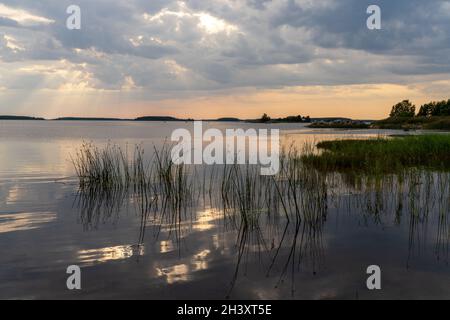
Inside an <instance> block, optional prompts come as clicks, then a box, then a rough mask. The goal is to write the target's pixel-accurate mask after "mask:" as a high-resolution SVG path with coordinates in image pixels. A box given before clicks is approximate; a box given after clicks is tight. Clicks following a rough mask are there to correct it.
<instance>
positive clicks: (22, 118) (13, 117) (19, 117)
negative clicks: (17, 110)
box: [0, 116, 45, 121]
mask: <svg viewBox="0 0 450 320" xmlns="http://www.w3.org/2000/svg"><path fill="white" fill-rule="evenodd" d="M0 120H41V121H42V120H45V119H44V118H36V117H27V116H0Z"/></svg>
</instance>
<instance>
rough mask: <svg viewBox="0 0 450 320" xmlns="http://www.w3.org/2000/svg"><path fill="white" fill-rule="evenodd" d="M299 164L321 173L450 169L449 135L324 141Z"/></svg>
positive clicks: (304, 156)
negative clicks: (311, 167) (416, 168)
mask: <svg viewBox="0 0 450 320" xmlns="http://www.w3.org/2000/svg"><path fill="white" fill-rule="evenodd" d="M317 147H318V149H319V150H321V152H319V153H309V154H306V155H303V157H302V160H303V161H304V162H305V164H307V165H311V166H313V167H315V168H316V169H319V170H324V171H362V172H364V173H386V172H398V171H402V170H404V169H406V168H411V167H419V168H429V169H439V170H448V169H450V135H417V136H403V137H393V138H381V137H380V138H376V139H371V140H336V141H324V142H320V143H319V144H318V145H317Z"/></svg>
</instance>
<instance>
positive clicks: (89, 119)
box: [52, 117, 132, 121]
mask: <svg viewBox="0 0 450 320" xmlns="http://www.w3.org/2000/svg"><path fill="white" fill-rule="evenodd" d="M52 120H53V121H132V120H131V119H118V118H83V117H63V118H56V119H52Z"/></svg>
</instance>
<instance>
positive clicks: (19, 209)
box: [0, 121, 450, 299]
mask: <svg viewBox="0 0 450 320" xmlns="http://www.w3.org/2000/svg"><path fill="white" fill-rule="evenodd" d="M180 126H186V127H190V125H189V124H184V123H135V122H39V121H37V122H34V121H31V122H27V121H25V122H21V121H0V151H1V152H0V252H1V253H2V254H1V255H0V298H2V299H13V298H21V299H36V298H44V299H48V298H63V299H102V298H106V299H107V298H114V299H116V298H137V299H182V298H184V299H223V298H226V297H229V298H232V299H333V298H344V299H358V298H359V299H366V298H367V299H387V298H438V299H448V298H450V286H449V285H448V284H449V283H450V267H449V264H448V262H449V259H448V258H449V256H448V253H449V251H448V244H449V240H450V239H449V236H450V233H449V230H450V227H449V220H450V219H447V217H448V215H449V214H450V213H449V212H448V186H444V187H443V186H442V185H439V184H438V182H437V181H438V180H439V179H438V178H437V177H436V176H433V181H434V182H433V183H432V184H430V185H429V186H430V188H429V189H428V191H429V193H430V194H431V198H427V197H425V196H424V194H426V193H427V192H426V190H425V189H426V188H425V186H424V187H423V188H425V189H420V188H419V189H417V188H416V187H414V185H412V187H410V188H407V189H405V190H406V191H405V190H403V191H401V190H400V191H399V190H394V188H392V185H390V184H389V183H386V184H385V185H383V186H382V187H381V188H378V189H376V190H375V191H374V190H365V189H362V190H361V189H359V190H356V189H353V188H352V187H350V186H348V185H346V184H345V183H344V182H343V181H342V179H340V178H336V179H329V180H328V183H329V186H328V187H327V191H326V194H327V198H326V200H325V201H326V213H325V215H324V216H323V219H321V221H320V223H319V224H314V225H308V223H306V222H305V221H302V222H301V223H296V221H294V220H292V219H291V221H290V222H289V223H288V222H287V221H286V219H285V218H284V217H283V214H282V213H280V212H277V213H273V214H272V215H271V216H270V217H267V216H265V217H264V218H263V219H261V220H260V221H259V222H258V227H257V228H252V229H251V230H242V228H239V225H238V226H236V223H234V222H233V220H230V219H228V218H227V217H226V216H224V213H223V210H222V209H223V208H222V207H221V205H220V204H219V203H218V202H216V201H211V199H208V197H200V199H199V201H197V202H196V204H195V206H194V208H190V210H189V214H186V215H184V216H183V219H182V220H181V221H179V222H178V224H177V226H176V228H174V227H173V224H172V223H170V222H168V221H167V220H162V219H160V218H159V217H158V216H157V215H154V214H150V215H149V216H148V217H147V219H145V220H142V212H141V210H140V207H139V199H136V198H135V197H128V196H125V197H124V199H123V201H122V202H120V203H117V205H115V203H112V202H111V201H112V200H111V199H108V198H107V199H106V200H105V199H103V200H105V202H102V201H101V200H102V199H98V198H96V199H87V200H93V204H94V205H92V203H90V204H89V203H86V201H85V202H83V200H86V199H83V198H80V194H79V193H78V179H77V178H76V177H75V173H74V168H73V166H72V163H71V161H70V159H71V155H72V156H73V155H74V154H75V152H76V150H77V149H78V148H79V147H80V146H81V144H82V143H83V141H92V142H93V143H94V144H95V145H100V146H101V145H105V144H107V143H108V142H109V141H110V142H112V143H117V144H119V145H122V146H124V147H126V146H127V145H128V146H130V148H132V146H133V145H134V144H142V145H143V147H144V148H145V150H146V152H147V153H148V154H147V155H148V156H150V155H149V154H150V153H151V150H152V148H153V145H155V146H161V145H162V144H163V143H164V141H165V140H166V139H167V138H168V137H170V134H171V132H172V130H174V129H176V128H179V127H180ZM209 126H210V127H217V128H219V129H224V128H228V127H234V128H244V129H245V128H249V127H255V125H254V124H230V123H210V124H209ZM256 127H261V128H266V127H267V126H266V125H256ZM272 127H273V128H275V127H279V128H280V129H281V130H282V139H283V141H284V143H285V144H286V145H289V144H291V143H292V142H295V143H296V144H299V145H301V144H302V143H303V142H304V141H318V140H322V139H334V138H344V137H366V136H376V135H379V134H381V135H385V134H395V133H399V132H396V131H377V130H370V131H369V130H365V131H336V130H312V129H308V128H305V127H304V126H303V125H301V124H295V125H294V124H293V125H272ZM421 179H422V178H421ZM333 184H335V185H333ZM422 185H425V184H422ZM390 188H392V191H391V189H390ZM412 188H416V189H415V193H414V194H412V195H411V192H412V191H411V190H412ZM413 191H414V190H413ZM438 193H440V194H442V193H444V197H441V198H440V197H439V194H438ZM445 193H446V194H445ZM400 195H401V197H402V199H403V198H404V201H405V204H404V205H403V206H402V209H401V210H400V211H399V210H398V201H397V200H398V197H399V196H400ZM411 199H415V200H414V201H411ZM113 200H114V199H113ZM396 201H397V202H396ZM116 209H117V210H116ZM269 211H270V210H269ZM399 212H400V213H399ZM412 212H417V214H414V215H413V214H411V213H412ZM425 213H426V214H425ZM143 232H145V233H143ZM69 265H79V266H80V267H81V268H82V290H80V291H69V290H68V289H67V288H66V279H67V276H68V275H67V274H66V268H67V267H68V266H69ZM370 265H379V266H380V267H381V270H382V290H380V291H369V290H368V289H367V287H366V279H367V277H368V275H367V274H366V269H367V267H368V266H370Z"/></svg>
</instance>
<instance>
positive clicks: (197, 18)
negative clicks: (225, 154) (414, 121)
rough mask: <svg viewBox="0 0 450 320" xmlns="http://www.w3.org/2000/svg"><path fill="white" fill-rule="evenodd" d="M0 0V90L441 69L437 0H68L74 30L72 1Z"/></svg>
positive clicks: (138, 92) (348, 79) (423, 74)
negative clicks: (377, 15)
mask: <svg viewBox="0 0 450 320" xmlns="http://www.w3.org/2000/svg"><path fill="white" fill-rule="evenodd" d="M3 3H4V4H0V68H1V70H2V77H1V78H0V86H1V87H4V88H6V90H7V89H8V88H10V89H11V90H19V88H20V89H21V90H55V91H57V92H65V91H74V90H85V91H86V90H94V91H95V90H98V92H101V94H102V95H107V94H108V92H111V94H115V92H117V91H119V92H122V91H123V94H124V95H126V96H127V99H129V100H141V101H144V102H145V101H149V100H152V101H153V100H155V99H167V98H177V97H178V98H180V99H183V98H184V97H186V96H204V97H206V96H212V95H215V94H222V93H223V92H229V91H230V90H235V91H242V90H249V89H251V90H254V91H258V90H277V89H283V88H289V87H298V86H305V87H308V86H340V85H361V84H383V83H390V84H398V85H409V84H413V83H419V82H420V83H422V82H423V81H428V80H430V79H431V80H435V81H441V80H445V79H446V78H448V73H449V71H450V58H449V57H450V4H449V1H441V0H429V1H420V0H397V1H388V0H375V1H372V0H371V1H368V0H340V1H332V0H274V1H268V0H242V1H232V0H210V1H203V0H186V1H174V0H152V1H146V0H117V1H109V0H78V1H77V4H78V5H79V6H80V7H81V10H82V29H81V30H79V31H77V30H68V29H67V28H66V27H65V21H66V18H67V14H66V8H67V6H69V5H71V4H72V1H69V0H42V1H39V2H37V1H29V0H5V1H3ZM370 4H378V5H379V6H380V7H381V9H382V30H381V31H371V30H368V29H367V28H366V19H367V17H368V15H367V13H366V9H367V7H368V6H369V5H370ZM36 66H45V68H43V67H42V68H36ZM33 68H34V69H33ZM24 70H28V71H27V72H24ZM30 70H33V72H31V71H30ZM51 70H53V71H54V72H50V71H51ZM64 70H65V72H63V71H64ZM3 91H4V90H3ZM3 91H2V92H3ZM10 101H11V100H8V102H10ZM18 101H19V100H18ZM0 102H1V96H0ZM18 103H19V102H18Z"/></svg>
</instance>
